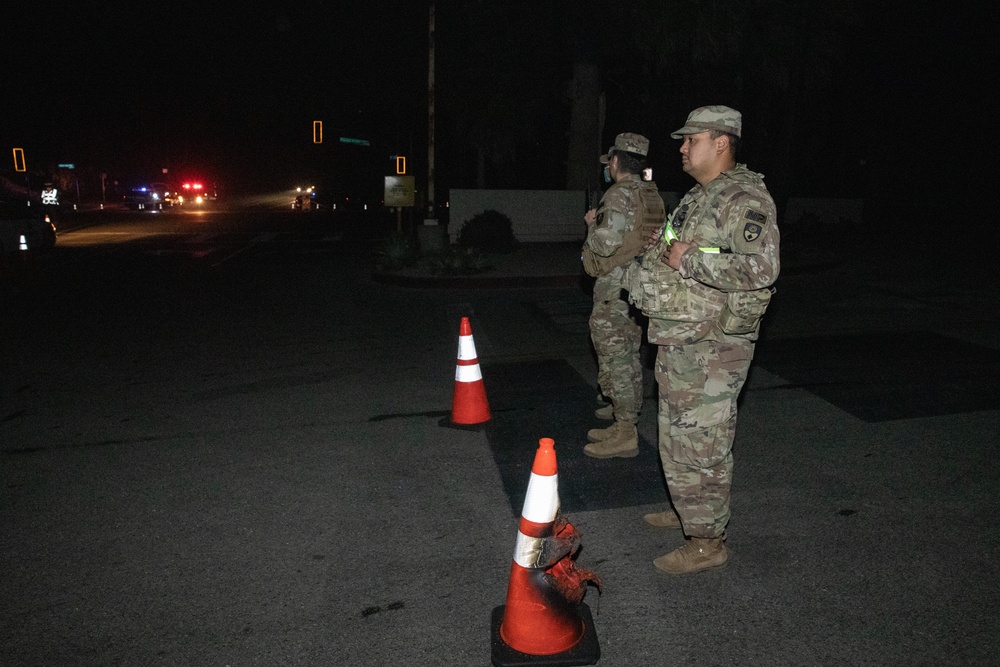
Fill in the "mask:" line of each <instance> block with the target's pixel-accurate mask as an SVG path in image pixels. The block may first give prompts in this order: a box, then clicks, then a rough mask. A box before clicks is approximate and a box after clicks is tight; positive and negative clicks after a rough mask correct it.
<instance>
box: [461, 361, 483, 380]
mask: <svg viewBox="0 0 1000 667" xmlns="http://www.w3.org/2000/svg"><path fill="white" fill-rule="evenodd" d="M482 379H483V371H482V370H481V369H480V368H479V364H474V365H472V366H462V365H458V366H455V382H478V381H479V380H482Z"/></svg>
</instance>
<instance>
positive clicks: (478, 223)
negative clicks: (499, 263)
mask: <svg viewBox="0 0 1000 667" xmlns="http://www.w3.org/2000/svg"><path fill="white" fill-rule="evenodd" d="M458 245H460V246H462V247H463V248H473V249H475V250H480V251H483V252H498V253H508V252H513V251H514V250H515V249H516V248H517V239H515V238H514V230H513V227H512V225H511V222H510V218H508V217H507V216H506V215H504V214H503V213H500V212H499V211H483V212H482V213H480V214H478V215H475V216H473V217H472V218H471V219H469V220H466V221H465V223H464V224H463V225H462V228H461V229H460V230H459V232H458Z"/></svg>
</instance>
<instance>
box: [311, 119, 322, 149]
mask: <svg viewBox="0 0 1000 667" xmlns="http://www.w3.org/2000/svg"><path fill="white" fill-rule="evenodd" d="M313 143H314V144H321V143H323V121H321V120H314V121H313Z"/></svg>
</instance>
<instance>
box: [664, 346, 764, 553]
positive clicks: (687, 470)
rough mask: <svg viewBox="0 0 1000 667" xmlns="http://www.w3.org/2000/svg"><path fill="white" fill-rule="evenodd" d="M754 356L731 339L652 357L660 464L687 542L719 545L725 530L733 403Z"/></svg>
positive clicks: (670, 348)
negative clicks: (717, 540) (704, 540)
mask: <svg viewBox="0 0 1000 667" xmlns="http://www.w3.org/2000/svg"><path fill="white" fill-rule="evenodd" d="M753 351H754V344H753V343H751V342H748V341H745V340H741V339H733V338H727V341H726V342H724V343H720V342H717V341H704V342H701V343H695V344H692V345H677V346H661V347H660V348H659V349H658V350H657V353H656V382H657V385H658V386H659V414H658V415H657V426H658V428H657V431H658V438H659V449H660V462H661V464H662V466H663V474H664V477H665V478H666V481H667V488H668V489H669V490H670V499H671V501H672V502H673V505H674V509H676V510H677V514H678V516H680V519H681V524H682V525H683V526H684V532H685V533H686V534H687V535H689V536H692V537H719V536H721V535H722V534H723V532H724V531H725V529H726V524H728V523H729V492H730V485H731V484H732V476H733V439H734V437H735V435H736V399H737V398H738V397H739V395H740V390H741V389H742V388H743V383H744V382H746V379H747V371H748V370H749V369H750V360H751V358H752V357H753Z"/></svg>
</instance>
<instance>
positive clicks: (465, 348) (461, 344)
mask: <svg viewBox="0 0 1000 667" xmlns="http://www.w3.org/2000/svg"><path fill="white" fill-rule="evenodd" d="M458 358H459V359H460V360H461V361H471V360H472V359H475V358H476V344H475V342H473V340H472V336H459V337H458Z"/></svg>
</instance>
